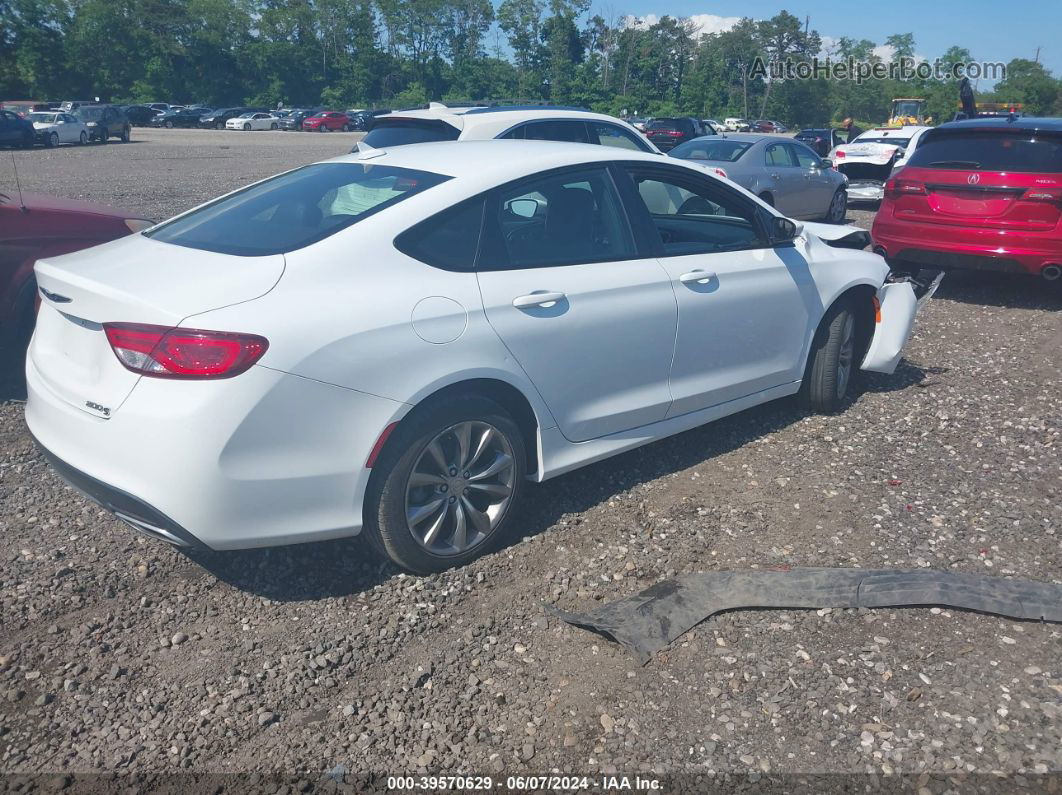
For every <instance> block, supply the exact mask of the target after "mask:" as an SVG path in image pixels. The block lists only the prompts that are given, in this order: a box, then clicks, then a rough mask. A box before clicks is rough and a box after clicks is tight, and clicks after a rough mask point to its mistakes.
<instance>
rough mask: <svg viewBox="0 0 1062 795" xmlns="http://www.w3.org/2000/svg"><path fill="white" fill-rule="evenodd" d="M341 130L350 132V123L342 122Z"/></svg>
mask: <svg viewBox="0 0 1062 795" xmlns="http://www.w3.org/2000/svg"><path fill="white" fill-rule="evenodd" d="M343 132H350V125H349V124H344V125H343Z"/></svg>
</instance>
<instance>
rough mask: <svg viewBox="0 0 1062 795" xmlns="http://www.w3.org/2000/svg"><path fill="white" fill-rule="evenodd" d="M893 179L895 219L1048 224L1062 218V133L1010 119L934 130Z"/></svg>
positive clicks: (1025, 226) (1032, 227)
mask: <svg viewBox="0 0 1062 795" xmlns="http://www.w3.org/2000/svg"><path fill="white" fill-rule="evenodd" d="M893 185H894V189H893V190H892V191H891V194H890V198H891V199H892V200H893V202H894V214H895V216H896V218H897V219H901V220H908V219H909V220H912V221H920V222H925V223H938V224H954V225H962V226H970V225H972V224H976V225H977V226H981V227H988V228H999V229H1011V230H1028V231H1044V230H1050V229H1053V228H1055V227H1056V226H1057V225H1058V224H1059V221H1060V219H1062V134H1059V133H1057V132H1054V131H1050V130H1031V129H1026V128H1023V127H1021V126H1018V125H1016V124H1006V123H1004V124H1003V126H999V127H995V126H974V125H973V124H972V123H971V124H970V125H967V126H956V127H953V128H950V129H949V128H948V127H940V128H937V129H935V130H930V131H929V132H927V133H926V134H925V135H924V136H923V138H922V142H921V143H920V144H919V146H918V148H917V149H916V150H915V152H914V154H912V155H911V157H910V159H909V160H908V162H907V165H906V166H905V167H904V169H903V170H902V171H901V172H900V173H899V174H898V175H897V177H896V180H895V183H893Z"/></svg>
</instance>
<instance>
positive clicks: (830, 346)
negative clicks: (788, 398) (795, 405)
mask: <svg viewBox="0 0 1062 795" xmlns="http://www.w3.org/2000/svg"><path fill="white" fill-rule="evenodd" d="M858 345H859V318H858V317H857V315H856V307H855V302H854V301H853V300H852V299H851V298H841V299H840V300H838V301H836V302H835V303H834V304H833V306H831V307H830V308H829V309H828V310H827V312H826V315H825V316H824V317H823V318H822V322H821V323H820V324H819V328H818V330H817V331H816V332H815V338H814V339H813V340H812V341H811V350H810V351H809V353H808V363H807V367H806V368H805V370H804V380H803V382H801V384H800V401H801V403H803V404H804V406H805V407H806V408H809V409H811V410H812V411H817V412H820V413H822V414H832V413H834V412H836V411H838V410H839V409H840V408H841V406H843V405H844V402H845V398H846V397H847V396H848V392H849V390H850V389H851V387H852V383H853V382H854V381H855V378H856V374H857V373H858V369H857V368H858V362H857V361H856V353H857V348H858Z"/></svg>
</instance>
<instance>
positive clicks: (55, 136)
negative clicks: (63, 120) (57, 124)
mask: <svg viewBox="0 0 1062 795" xmlns="http://www.w3.org/2000/svg"><path fill="white" fill-rule="evenodd" d="M44 145H45V147H47V148H48V149H52V148H54V147H56V146H59V133H57V132H50V133H48V134H47V135H46V136H44Z"/></svg>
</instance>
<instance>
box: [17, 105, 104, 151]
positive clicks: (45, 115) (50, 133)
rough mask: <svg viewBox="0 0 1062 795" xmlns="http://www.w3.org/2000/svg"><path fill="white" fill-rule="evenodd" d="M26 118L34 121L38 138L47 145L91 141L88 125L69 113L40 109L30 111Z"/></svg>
mask: <svg viewBox="0 0 1062 795" xmlns="http://www.w3.org/2000/svg"><path fill="white" fill-rule="evenodd" d="M26 118H27V119H29V120H30V121H31V122H33V129H34V130H36V133H37V140H38V141H40V142H41V143H43V144H44V145H45V146H48V147H51V146H58V145H59V144H87V143H88V141H89V131H88V127H86V126H85V124H84V123H83V122H81V121H80V120H78V119H77V118H75V117H74V116H71V115H70V114H69V113H58V112H53V111H44V112H39V111H38V112H34V113H30V114H29V115H28V116H27V117H26Z"/></svg>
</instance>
